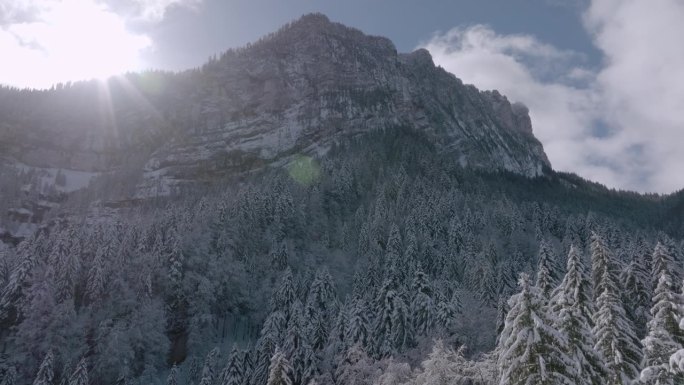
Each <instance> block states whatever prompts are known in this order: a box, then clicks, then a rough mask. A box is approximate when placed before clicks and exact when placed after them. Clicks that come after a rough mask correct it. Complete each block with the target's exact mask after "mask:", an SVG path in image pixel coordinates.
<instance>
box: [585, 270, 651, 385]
mask: <svg viewBox="0 0 684 385" xmlns="http://www.w3.org/2000/svg"><path fill="white" fill-rule="evenodd" d="M603 271H604V273H603V277H602V279H600V280H599V282H598V287H599V288H602V290H603V291H602V292H601V294H600V295H599V297H598V299H597V300H596V307H597V309H596V314H595V315H594V330H593V331H594V336H595V338H596V345H595V346H594V349H596V351H598V352H599V353H601V354H602V355H603V357H604V364H605V366H606V369H607V371H608V376H607V379H608V383H609V384H620V385H626V384H629V383H630V381H631V380H632V379H634V378H635V377H636V376H637V375H638V366H639V362H640V359H641V357H640V347H639V340H638V339H637V337H636V335H635V333H634V329H633V326H632V324H631V322H630V321H629V319H628V318H627V315H626V314H625V309H624V307H623V305H622V301H621V299H620V296H619V289H618V287H617V285H616V284H615V282H614V281H613V280H612V277H611V274H610V270H608V269H604V270H603Z"/></svg>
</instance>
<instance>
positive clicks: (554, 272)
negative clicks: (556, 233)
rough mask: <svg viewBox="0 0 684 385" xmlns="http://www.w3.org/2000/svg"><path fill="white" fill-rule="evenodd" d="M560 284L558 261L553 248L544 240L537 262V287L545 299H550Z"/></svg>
mask: <svg viewBox="0 0 684 385" xmlns="http://www.w3.org/2000/svg"><path fill="white" fill-rule="evenodd" d="M557 283H558V268H557V267H556V259H555V258H554V257H553V255H552V254H551V247H550V246H549V244H548V243H547V242H546V240H542V241H541V243H540V244H539V258H538V262H537V283H536V285H537V287H538V288H539V289H540V290H541V292H542V294H543V295H544V297H546V298H549V297H550V296H551V291H552V290H553V289H554V288H555V287H556V284H557Z"/></svg>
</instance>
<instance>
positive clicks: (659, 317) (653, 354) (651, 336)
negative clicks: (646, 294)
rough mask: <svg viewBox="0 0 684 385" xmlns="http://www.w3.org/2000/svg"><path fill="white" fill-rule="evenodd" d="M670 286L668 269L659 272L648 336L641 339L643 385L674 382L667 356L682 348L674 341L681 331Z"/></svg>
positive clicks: (675, 301)
mask: <svg viewBox="0 0 684 385" xmlns="http://www.w3.org/2000/svg"><path fill="white" fill-rule="evenodd" d="M671 287H672V282H671V281H670V277H669V275H668V272H667V270H662V271H661V275H660V280H659V281H658V286H656V290H655V294H654V297H653V307H652V308H651V316H652V318H651V320H650V321H649V322H648V335H647V336H646V338H644V339H643V340H642V344H643V346H644V360H643V363H644V369H643V370H642V371H641V381H642V382H643V383H645V384H653V385H656V384H657V385H666V384H670V385H672V384H673V383H674V375H673V373H672V372H670V370H669V367H668V362H669V359H670V356H671V355H672V354H674V353H675V352H676V351H677V350H678V349H680V348H681V347H682V346H681V344H680V343H678V341H677V337H680V339H681V336H682V330H681V329H679V325H678V322H677V321H678V318H679V317H678V309H677V299H676V298H675V294H674V293H673V292H672V290H671V289H670V288H671ZM681 379H682V378H680V380H681Z"/></svg>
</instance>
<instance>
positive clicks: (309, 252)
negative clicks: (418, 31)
mask: <svg viewBox="0 0 684 385" xmlns="http://www.w3.org/2000/svg"><path fill="white" fill-rule="evenodd" d="M0 197H2V199H0V382H2V381H4V382H5V383H7V382H10V383H16V384H19V385H24V384H31V383H34V380H35V381H36V383H67V382H68V383H71V382H74V381H85V382H87V383H92V384H95V385H100V384H102V385H109V384H120V383H126V384H129V383H136V384H162V383H187V384H190V383H200V384H221V385H223V384H250V385H263V384H266V383H267V382H268V383H269V384H270V383H273V382H275V380H274V381H271V382H269V378H272V379H273V378H275V377H277V376H279V375H282V376H288V377H289V379H290V380H291V381H292V383H294V384H310V383H319V384H336V385H341V384H352V383H355V384H368V385H370V384H381V383H406V384H419V383H420V384H424V383H431V382H430V381H431V380H430V379H436V380H435V381H437V380H439V381H443V380H444V377H443V376H447V377H448V381H451V382H454V383H472V384H495V383H520V381H522V380H524V379H523V378H522V377H524V376H522V377H521V375H519V374H518V373H519V372H518V370H522V372H524V373H528V374H530V375H531V376H533V375H535V373H536V374H538V375H539V376H541V377H544V376H545V373H546V372H547V371H548V372H549V373H550V374H551V375H552V376H554V377H553V378H560V379H567V378H574V379H576V380H577V381H580V379H581V378H583V377H582V375H581V373H579V374H578V373H577V372H573V370H577V368H578V366H577V365H565V364H566V363H567V362H569V360H571V358H569V357H567V356H564V354H570V353H567V352H565V351H560V349H559V347H558V346H559V341H562V340H563V339H564V338H565V335H566V334H568V333H570V332H569V331H568V328H570V327H574V328H580V329H581V330H580V331H579V332H577V333H579V334H581V336H582V339H581V343H582V345H581V346H569V345H568V348H569V349H570V348H572V349H575V350H573V351H572V354H575V356H577V354H584V353H586V354H584V357H589V350H591V351H592V353H591V354H592V355H591V357H594V358H596V357H598V358H596V360H599V361H600V360H604V358H605V357H613V356H611V355H610V354H615V352H613V351H611V350H610V349H612V347H613V346H618V345H619V346H620V347H623V346H624V347H625V349H626V350H625V351H628V352H629V353H630V354H629V356H628V357H627V356H626V357H627V358H628V359H629V362H627V361H625V363H624V364H621V365H614V364H613V363H614V362H616V361H615V360H608V359H605V360H604V361H605V362H599V363H594V364H596V366H597V368H598V369H596V371H594V372H592V373H595V374H596V373H599V374H598V375H596V376H598V377H599V379H598V380H596V381H598V382H596V383H601V379H600V376H601V374H604V375H605V377H609V376H610V378H630V379H632V378H634V377H635V376H636V375H637V371H638V369H639V368H638V366H639V365H641V362H640V360H639V359H638V358H639V357H638V356H640V355H641V354H642V353H643V354H645V356H646V359H645V360H644V363H645V364H644V365H646V364H648V365H650V363H651V362H656V363H657V362H661V361H662V360H663V359H664V358H663V357H664V354H665V353H671V352H670V351H666V352H665V350H662V351H661V350H654V349H651V350H649V347H648V346H647V343H644V344H642V343H641V342H640V341H638V339H644V341H651V342H648V344H651V345H653V343H652V342H653V341H656V340H657V338H661V337H662V336H664V335H665V331H663V330H652V329H653V327H654V325H656V326H657V325H659V323H656V322H650V323H649V322H647V321H648V320H649V316H648V314H649V310H650V307H651V306H652V305H653V304H651V299H652V298H654V296H655V294H656V292H658V293H659V294H658V296H659V298H666V299H667V298H675V297H676V296H675V295H674V294H673V293H670V292H668V291H667V290H672V288H669V287H668V285H666V284H660V285H657V283H658V282H659V281H660V276H661V275H663V272H664V273H666V274H667V275H669V276H671V277H672V282H680V281H681V279H682V278H684V274H683V273H682V269H681V265H682V263H684V252H683V249H684V242H682V239H683V238H684V223H683V221H682V216H681V215H680V214H681V212H682V207H684V206H683V204H682V202H683V201H684V200H683V199H682V197H683V195H682V193H681V192H680V193H678V194H673V195H671V196H658V195H640V194H637V193H632V192H624V191H615V190H610V189H607V188H606V187H605V186H602V185H599V184H597V183H592V182H589V181H586V180H584V179H582V178H580V177H578V176H576V175H572V174H566V173H560V172H556V171H554V170H553V169H552V168H551V165H550V164H549V162H548V159H547V157H546V155H545V154H544V151H543V148H542V146H541V144H540V143H539V141H537V140H536V139H535V138H534V136H533V133H532V127H531V123H530V118H529V116H528V111H527V109H526V108H525V107H524V106H523V105H521V104H516V103H510V102H509V101H508V100H507V99H506V97H505V96H502V95H500V94H499V93H498V92H496V91H478V90H477V89H476V88H475V87H473V86H470V85H464V84H463V83H462V82H461V81H460V80H458V79H457V78H456V77H455V76H454V75H452V74H449V73H447V72H446V71H444V70H443V69H441V68H439V67H436V66H435V65H434V63H433V62H432V59H431V58H430V55H429V53H428V52H427V51H425V50H418V51H416V52H413V53H409V54H398V53H397V52H396V49H395V48H394V46H393V45H392V43H391V42H390V41H388V40H387V39H385V38H381V37H373V36H367V35H364V34H363V33H361V32H360V31H357V30H354V29H351V28H348V27H345V26H343V25H341V24H337V23H332V22H330V21H329V20H328V19H327V18H326V17H325V16H323V15H320V14H313V15H306V16H303V17H302V18H301V19H299V20H297V21H295V22H293V23H291V24H288V25H286V26H284V27H283V28H282V29H281V30H279V31H277V32H275V33H273V34H271V35H269V36H266V37H264V38H263V39H261V40H259V41H258V42H255V43H254V44H250V45H248V46H246V47H243V48H240V49H234V50H229V51H227V52H225V53H224V54H222V55H220V56H218V57H215V58H212V59H211V60H209V62H208V63H206V64H205V65H203V66H202V67H201V68H198V69H193V70H188V71H184V72H180V73H166V72H146V73H142V74H127V75H124V76H121V77H116V78H112V79H110V80H108V81H107V82H106V83H104V82H97V81H92V82H78V83H73V84H60V85H56V86H55V87H54V88H53V89H50V90H43V91H39V90H17V89H10V88H0ZM570 250H573V251H572V252H570ZM566 256H568V257H567V258H566ZM566 262H569V263H567V264H566ZM582 264H583V265H586V270H585V268H584V267H582V266H580V265H582ZM565 266H567V271H566V268H565ZM590 271H591V274H590ZM520 273H523V274H522V275H519V274H520ZM566 274H569V277H570V278H567V279H564V280H562V278H563V276H564V275H566ZM528 276H536V277H537V278H538V279H537V280H536V281H537V282H535V283H533V284H532V283H531V281H530V280H529V278H526V277H528ZM519 277H520V278H522V279H521V280H520V286H518V283H517V282H518V278H519ZM572 285H579V286H578V287H574V286H572ZM580 286H581V287H580ZM599 287H601V288H603V289H604V292H605V294H602V295H601V297H600V298H595V297H598V296H599V294H598V293H597V292H598V289H592V288H599ZM563 290H566V291H568V293H570V292H573V293H580V294H575V297H577V298H579V297H581V298H579V299H573V301H575V300H577V301H579V300H581V301H584V302H583V303H581V304H577V306H576V307H575V308H571V309H570V308H568V306H570V305H571V302H572V301H570V297H571V296H570V295H569V294H568V295H567V296H561V295H560V294H558V293H559V292H562V291H563ZM592 290H594V292H593V293H592ZM516 293H521V294H516ZM594 294H595V295H594ZM551 295H553V299H551V298H550V296H551ZM561 297H562V299H564V300H563V301H560V300H559V298H561ZM575 297H573V298H575ZM509 298H510V301H507V300H508V299H509ZM676 298H679V297H676ZM675 300H678V299H675ZM553 304H558V306H553ZM509 305H510V306H509ZM681 305H682V306H684V303H683V304H681ZM672 306H674V305H672ZM672 306H670V305H668V304H662V303H660V304H658V305H657V307H658V308H659V309H670V308H673V307H672ZM578 309H579V310H578ZM594 309H596V312H595V313H593V312H594ZM530 312H534V313H535V314H543V317H536V315H535V314H532V313H530ZM588 312H592V314H587V313H588ZM580 313H581V314H580ZM561 314H562V315H561ZM568 314H570V315H568ZM606 314H608V315H609V316H606ZM533 316H535V317H536V318H534V321H535V322H533V323H532V324H529V323H526V322H527V320H531V319H532V317H533ZM573 317H575V318H577V319H578V320H579V321H578V322H576V323H561V320H565V321H567V320H571V319H574V318H573ZM593 317H596V318H595V319H596V320H598V321H600V325H599V326H598V327H597V328H596V332H594V331H593V330H589V329H590V328H589V324H590V323H591V322H589V321H587V320H588V319H589V318H592V319H594V318H593ZM613 319H617V321H616V322H619V327H613V328H612V329H611V325H610V322H612V320H613ZM515 320H521V321H520V322H517V321H516V322H513V321H515ZM582 322H583V323H582ZM674 324H676V322H674V323H672V322H670V323H668V324H667V326H668V328H670V329H672V328H671V326H672V325H674ZM568 325H570V326H568ZM578 325H579V326H578ZM516 328H519V329H520V330H518V329H516ZM551 329H554V330H558V331H554V332H553V333H550V332H549V331H550V330H551ZM670 329H668V331H667V333H671V334H676V333H675V332H676V331H675V330H670ZM606 330H613V331H615V333H613V334H611V333H607V332H606ZM530 331H534V333H537V334H536V335H539V336H540V338H526V337H525V336H527V335H528V334H525V333H529V332H530ZM572 332H573V333H575V331H572ZM577 333H575V334H577ZM649 333H651V334H649ZM594 334H595V335H594ZM529 335H531V334H529ZM647 335H653V336H655V337H652V338H651V337H649V339H645V337H646V336H647ZM501 336H504V337H501ZM520 336H522V338H521V339H517V338H518V337H520ZM611 336H615V341H614V342H611V341H609V340H608V339H607V338H609V337H610V338H612V337H611ZM656 337H657V338H656ZM598 338H601V343H600V344H599V343H598V342H597V343H596V345H595V346H596V348H594V345H593V344H592V343H593V342H592V341H594V339H596V340H597V341H598ZM673 338H679V337H678V335H677V336H675V337H673ZM433 341H435V342H433ZM573 341H575V340H573ZM682 342H684V341H682ZM574 343H576V341H575V342H574ZM676 343H680V342H679V340H677V341H675V342H672V343H670V344H669V345H667V346H668V349H669V348H671V347H676V346H675V345H676ZM525 344H534V346H532V347H530V349H529V351H530V352H533V354H534V356H530V357H531V358H530V361H529V362H527V361H526V364H528V363H529V365H528V366H525V367H524V368H523V369H524V370H523V369H520V368H517V367H515V363H516V360H515V359H514V358H515V357H517V356H518V355H519V354H518V353H516V351H514V349H513V348H512V347H517V346H523V347H524V346H527V345H525ZM456 349H458V350H457V351H456ZM598 349H601V354H599V355H598V356H596V354H595V352H593V351H594V350H598ZM671 350H672V349H671ZM430 351H432V353H430ZM539 352H542V353H539ZM544 352H549V354H548V355H546V356H539V354H542V355H543V354H545V353H544ZM653 352H655V353H658V354H660V355H661V356H658V357H652V355H653V354H654V353H653ZM663 352H665V353H663ZM575 356H573V357H575ZM595 356H596V357H595ZM498 357H504V358H505V357H508V359H501V360H498ZM525 357H527V356H525ZM546 359H548V362H550V363H553V365H551V364H550V365H548V367H545V366H544V365H543V363H544V362H546V361H545V360H546ZM658 360H661V361H658ZM662 362H664V361H662ZM585 364H586V362H584V361H583V364H582V365H585ZM564 365H565V366H564ZM586 365H589V364H586ZM586 365H585V366H586ZM540 366H541V368H540ZM649 368H650V369H649V370H650V371H652V372H655V371H656V370H657V368H656V367H655V366H649ZM504 369H505V370H504ZM582 370H585V369H582ZM603 370H606V372H603ZM607 370H610V372H609V373H608V372H607ZM504 372H505V374H506V375H507V376H508V377H506V378H507V379H506V380H504V379H502V378H503V377H499V374H501V373H504ZM269 374H271V375H269ZM88 378H89V379H90V381H88ZM5 379H12V380H13V381H14V382H11V381H10V380H7V381H5ZM84 379H85V380H84ZM509 379H512V380H509ZM52 380H54V381H52ZM72 380H73V381H72ZM514 380H515V381H518V382H513V381H514ZM40 381H43V382H40ZM51 381H52V382H51ZM569 381H570V382H568V381H565V383H573V382H572V380H569ZM285 383H288V382H287V381H285ZM523 383H524V381H523ZM578 383H579V382H578Z"/></svg>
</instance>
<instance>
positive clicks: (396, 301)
mask: <svg viewBox="0 0 684 385" xmlns="http://www.w3.org/2000/svg"><path fill="white" fill-rule="evenodd" d="M391 286H392V285H391V281H390V280H387V281H386V282H385V284H384V285H383V287H385V288H387V289H386V290H381V291H380V293H379V296H380V297H379V298H378V299H377V301H376V302H378V303H379V304H380V306H379V308H378V311H379V314H378V317H377V318H376V319H375V325H374V327H373V346H374V348H375V353H376V354H377V355H378V356H379V357H385V356H388V355H390V354H391V353H392V352H393V351H394V350H395V349H399V350H400V351H401V350H403V349H405V348H406V347H407V346H408V345H409V344H410V343H411V341H412V337H413V335H412V332H411V325H410V324H409V321H410V319H409V317H408V311H407V308H406V304H405V303H404V300H403V299H402V297H401V296H400V295H399V294H398V293H397V292H396V291H395V290H393V289H391Z"/></svg>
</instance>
